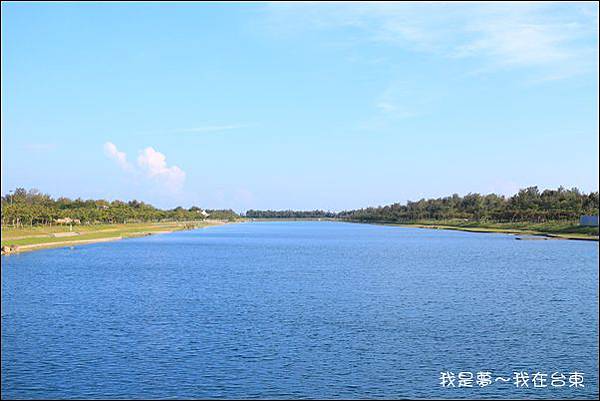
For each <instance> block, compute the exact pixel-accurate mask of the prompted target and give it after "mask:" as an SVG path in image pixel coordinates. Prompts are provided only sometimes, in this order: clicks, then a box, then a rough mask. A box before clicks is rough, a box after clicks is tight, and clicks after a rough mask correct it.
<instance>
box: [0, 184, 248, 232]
mask: <svg viewBox="0 0 600 401" xmlns="http://www.w3.org/2000/svg"><path fill="white" fill-rule="evenodd" d="M206 218H211V219H226V220H234V219H237V218H239V216H238V215H237V214H236V213H235V212H234V211H232V210H205V211H204V210H202V209H201V208H199V207H197V206H192V207H191V208H189V209H185V208H182V207H176V208H174V209H169V210H162V209H158V208H155V207H154V206H152V205H149V204H147V203H144V202H140V201H137V200H132V201H129V202H123V201H120V200H115V201H112V202H109V201H106V200H103V199H100V200H94V199H87V200H83V199H80V198H78V199H74V200H72V199H69V198H65V197H60V198H57V199H54V198H52V197H51V196H50V195H47V194H44V193H41V192H40V191H38V190H35V189H31V190H29V191H27V190H25V189H24V188H17V189H16V190H15V191H14V192H12V193H10V194H7V195H5V196H3V197H2V225H4V224H10V225H13V226H19V225H47V224H56V223H57V222H61V221H65V220H66V221H69V220H73V221H76V222H80V223H81V224H95V223H127V222H151V221H190V220H205V219H206Z"/></svg>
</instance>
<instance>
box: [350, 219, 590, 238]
mask: <svg viewBox="0 0 600 401" xmlns="http://www.w3.org/2000/svg"><path fill="white" fill-rule="evenodd" d="M357 223H358V222H357ZM363 223H365V224H378V225H384V226H397V227H413V228H424V229H430V230H455V231H465V232H470V233H484V234H486V233H487V234H511V235H516V236H517V239H532V237H533V238H535V237H538V238H539V239H553V240H574V241H596V242H598V236H594V235H588V234H580V233H549V232H544V231H538V230H532V229H518V228H499V227H467V226H459V225H445V224H424V223H387V222H372V223H366V222H363Z"/></svg>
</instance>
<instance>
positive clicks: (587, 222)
mask: <svg viewBox="0 0 600 401" xmlns="http://www.w3.org/2000/svg"><path fill="white" fill-rule="evenodd" d="M579 225H580V226H594V227H598V216H581V217H580V218H579Z"/></svg>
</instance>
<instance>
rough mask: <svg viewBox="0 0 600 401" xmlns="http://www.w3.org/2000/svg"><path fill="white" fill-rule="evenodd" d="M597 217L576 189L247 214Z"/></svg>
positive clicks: (589, 198)
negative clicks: (357, 207)
mask: <svg viewBox="0 0 600 401" xmlns="http://www.w3.org/2000/svg"><path fill="white" fill-rule="evenodd" d="M587 214H589V215H597V214H598V192H592V193H589V194H585V193H582V192H581V191H580V190H579V189H577V188H572V189H565V188H563V187H559V188H558V189H555V190H553V189H547V190H544V191H540V190H539V189H538V187H535V186H534V187H529V188H525V189H521V190H519V192H518V193H516V194H515V195H513V196H510V197H506V196H503V195H496V194H488V195H481V194H478V193H469V194H467V195H464V196H459V195H457V194H454V195H452V196H447V197H442V198H431V199H421V200H419V201H409V202H407V203H406V204H404V205H403V204H400V203H394V204H392V205H387V206H379V207H368V208H364V209H357V210H347V211H342V212H339V213H334V212H324V211H322V210H313V211H294V210H279V211H278V210H248V211H247V212H246V217H250V218H337V219H341V220H348V221H361V222H411V221H419V220H453V219H460V220H469V221H480V222H482V221H490V222H535V223H542V222H548V221H576V220H579V217H580V216H582V215H587Z"/></svg>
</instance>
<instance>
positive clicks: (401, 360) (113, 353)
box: [2, 222, 598, 398]
mask: <svg viewBox="0 0 600 401" xmlns="http://www.w3.org/2000/svg"><path fill="white" fill-rule="evenodd" d="M442 371H444V372H445V371H450V372H453V373H455V374H458V372H460V371H469V372H473V373H474V374H476V372H479V371H492V373H493V377H496V376H502V377H504V378H508V377H512V375H513V372H514V371H525V372H528V373H529V374H533V373H535V372H537V371H539V372H542V373H548V374H552V373H553V372H563V373H565V374H566V376H567V377H568V374H569V373H571V372H573V371H578V372H582V373H584V381H583V385H584V386H585V387H584V388H581V387H578V388H575V387H568V385H569V383H568V378H567V386H565V387H562V388H557V387H552V386H549V387H546V388H533V387H531V386H532V383H531V382H530V383H529V385H530V387H528V388H517V387H515V385H514V384H513V383H512V382H509V383H504V382H494V383H493V384H491V385H489V386H486V387H483V388H481V387H479V386H478V385H476V384H475V385H474V387H473V388H458V387H455V388H445V387H443V386H441V385H440V372H442ZM455 384H458V383H455ZM547 384H548V385H549V384H550V383H549V382H548V383H547ZM2 397H3V398H53V397H57V398H144V397H148V398H213V397H214V398H322V397H323V398H402V397H410V398H473V397H477V398H597V397H598V243H595V242H585V241H515V239H514V237H512V236H509V235H501V234H472V233H465V232H457V231H441V230H424V229H416V228H415V229H413V228H401V227H384V226H375V225H361V224H347V223H333V222H275V223H246V224H236V225H226V226H219V227H211V228H206V229H200V230H195V231H188V232H178V233H172V234H167V235H157V236H151V237H144V238H137V239H128V240H123V241H119V242H113V243H100V244H93V245H86V246H80V247H76V248H74V249H69V248H64V249H53V250H45V251H38V252H32V253H25V254H21V255H11V256H8V257H6V256H3V257H2Z"/></svg>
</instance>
